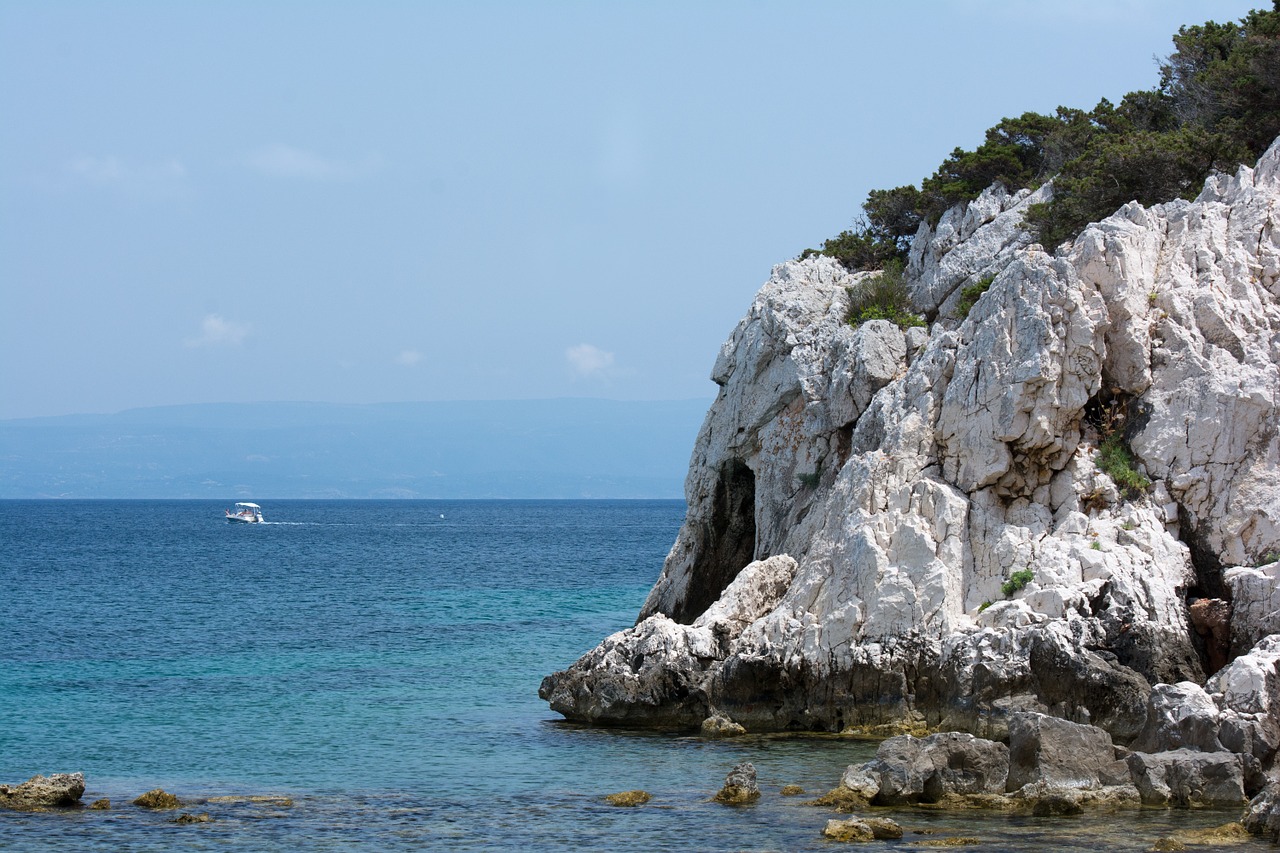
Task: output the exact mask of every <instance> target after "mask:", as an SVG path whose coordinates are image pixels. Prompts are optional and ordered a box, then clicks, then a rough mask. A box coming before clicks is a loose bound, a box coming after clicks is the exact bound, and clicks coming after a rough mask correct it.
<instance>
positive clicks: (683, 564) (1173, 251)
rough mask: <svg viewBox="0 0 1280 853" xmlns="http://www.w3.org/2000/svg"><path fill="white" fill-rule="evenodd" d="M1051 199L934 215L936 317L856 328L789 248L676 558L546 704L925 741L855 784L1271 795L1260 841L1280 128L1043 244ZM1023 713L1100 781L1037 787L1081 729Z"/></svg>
mask: <svg viewBox="0 0 1280 853" xmlns="http://www.w3.org/2000/svg"><path fill="white" fill-rule="evenodd" d="M1051 191H1052V190H1051V188H1050V187H1044V188H1042V189H1041V190H1038V191H1037V192H1036V193H1034V194H1033V193H1029V192H1027V191H1022V192H1020V193H1018V194H1014V195H1009V194H1008V193H1005V192H1004V191H1003V190H1002V189H1000V188H999V187H993V188H992V189H990V190H988V191H987V192H985V193H984V194H983V195H982V196H981V197H979V198H978V199H977V200H975V201H974V202H972V203H970V204H968V205H967V206H963V207H958V208H955V209H953V210H951V211H950V212H948V213H947V214H945V215H944V216H943V217H942V219H941V221H940V222H938V223H937V224H936V226H930V225H929V224H927V223H926V224H925V225H922V226H921V230H920V232H919V234H917V236H916V238H915V241H914V243H913V245H912V249H911V254H910V262H909V264H908V267H907V270H906V281H907V284H908V287H909V288H910V293H911V298H912V301H913V303H914V306H915V308H916V309H917V310H918V311H920V312H921V313H922V314H923V315H924V317H925V318H926V319H927V320H928V322H929V326H928V328H909V329H906V330H903V329H900V328H898V327H897V326H895V325H893V324H891V323H889V322H886V321H872V322H868V323H864V324H862V325H860V326H858V327H857V328H854V327H852V326H850V325H849V324H848V323H846V322H845V315H846V312H847V306H848V300H849V293H848V291H849V289H850V288H854V289H856V288H857V287H859V286H860V285H861V284H862V282H864V281H865V280H866V279H867V278H868V277H869V276H870V275H872V274H868V273H854V274H851V273H849V272H847V271H845V270H844V268H843V267H841V266H840V265H839V264H838V263H836V262H834V261H832V260H830V259H827V258H822V257H814V258H809V259H807V260H804V261H795V262H788V263H784V264H781V265H779V266H778V267H776V268H775V269H774V271H773V275H772V277H771V278H770V280H769V282H768V283H766V284H765V286H764V287H763V288H762V289H761V291H760V293H759V294H758V296H757V297H756V299H755V301H754V303H753V304H752V306H751V308H750V310H749V312H748V314H747V316H746V317H745V318H744V319H743V320H742V321H741V322H740V323H739V325H738V327H737V328H736V329H735V330H734V332H733V334H732V335H731V336H730V338H729V340H728V341H727V342H726V343H725V345H724V346H723V348H722V349H721V352H720V355H719V358H718V359H717V361H716V365H715V368H714V370H713V373H712V378H713V379H714V380H715V381H716V382H717V384H719V385H720V393H719V395H718V397H717V399H716V401H715V403H714V404H713V405H712V407H711V409H710V411H709V412H708V415H707V418H706V421H705V423H704V425H703V428H702V430H701V432H700V434H699V437H698V440H697V443H696V446H695V448H694V452H693V455H692V460H691V463H690V470H689V475H688V479H687V481H686V489H685V491H686V500H687V503H688V513H687V516H686V520H685V523H684V525H683V527H682V528H681V530H680V533H679V535H678V537H677V540H676V542H675V544H674V546H673V547H672V549H671V553H670V554H669V556H668V558H667V561H666V564H665V566H664V569H663V572H662V575H661V577H660V578H659V580H658V581H657V583H656V585H655V586H654V588H653V590H652V591H651V593H650V595H649V597H648V600H647V601H646V603H645V605H644V607H643V609H642V611H641V613H640V615H639V618H638V620H637V624H636V625H635V626H634V627H632V628H630V629H627V630H625V631H621V632H618V633H617V634H614V635H612V636H610V637H608V638H606V639H605V640H604V641H603V642H601V644H600V645H599V646H598V647H597V648H595V649H593V650H592V651H590V652H588V653H587V654H586V655H584V656H583V657H582V658H581V659H580V660H579V661H577V662H576V663H574V664H573V665H572V666H571V667H569V668H568V669H567V670H565V671H563V672H557V673H554V674H552V675H550V676H548V677H547V678H546V679H544V681H543V684H542V686H541V688H540V690H539V695H541V696H542V697H543V698H544V699H546V700H547V701H548V702H549V703H550V705H551V707H552V708H553V709H554V710H556V711H558V712H560V713H561V714H563V715H564V716H566V717H568V718H570V719H573V720H579V721H585V722H591V723H595V724H602V725H627V726H654V727H680V728H688V729H695V728H698V727H701V726H703V725H704V721H707V722H706V725H707V727H708V731H711V732H721V733H728V734H732V732H734V731H737V730H738V729H741V730H745V731H751V732H767V731H828V732H839V731H843V730H847V729H850V728H859V727H889V728H893V727H898V728H899V729H901V730H906V731H914V732H917V733H919V732H925V731H929V732H936V733H937V734H933V735H930V738H937V739H938V740H936V741H931V740H930V738H925V739H924V740H919V739H915V738H909V739H907V740H902V739H898V738H894V739H891V740H888V741H885V744H884V746H883V748H884V749H887V750H894V751H897V752H895V753H894V754H895V755H897V757H896V758H893V760H892V761H890V756H886V757H885V758H884V760H885V761H886V762H889V765H886V766H893V767H897V768H898V769H897V770H892V771H890V770H888V769H881V770H878V771H875V773H874V774H873V773H872V771H871V770H869V769H866V768H863V769H862V770H860V771H859V772H860V773H864V774H867V775H866V778H867V779H872V778H874V779H875V780H876V782H877V785H878V786H879V787H877V788H876V791H875V793H874V794H873V795H872V796H871V797H869V798H868V799H869V800H871V801H874V800H876V798H880V799H882V800H883V799H886V798H888V799H893V798H897V797H907V798H908V799H910V797H913V796H933V794H932V793H927V794H926V793H924V792H925V787H922V788H921V789H920V791H919V792H916V793H911V794H906V793H903V791H906V790H908V788H910V789H911V790H913V791H914V788H911V787H910V786H908V788H902V787H900V786H899V784H898V782H897V781H894V780H898V779H899V777H900V776H901V777H903V778H906V777H910V778H915V777H914V776H912V773H914V772H915V771H911V772H908V771H907V770H904V769H902V768H904V767H923V768H928V767H935V765H936V768H943V769H936V768H935V771H933V772H932V773H933V775H929V774H928V773H925V778H928V779H934V780H935V781H933V782H928V784H927V786H926V783H925V782H924V781H921V782H920V785H922V786H926V787H927V789H928V791H929V792H934V791H935V790H936V789H938V786H939V785H940V786H941V788H942V789H946V788H947V785H948V784H949V783H947V782H945V781H943V780H946V779H950V778H951V776H950V775H948V774H949V772H950V771H948V770H946V769H945V768H952V766H953V764H954V762H955V761H960V762H961V764H962V765H963V766H965V767H967V766H968V765H967V763H966V762H967V761H969V758H968V757H966V758H963V759H959V758H955V757H954V756H952V753H951V752H950V751H949V750H951V749H952V748H955V749H960V746H959V745H960V744H961V743H964V744H965V747H964V749H963V750H961V752H960V753H957V754H962V755H965V756H970V752H969V751H966V750H976V749H979V748H981V749H982V750H985V751H986V752H984V753H983V754H987V753H991V752H994V753H999V752H1000V749H1004V750H1005V751H1006V752H1007V753H1008V754H1009V756H1010V761H1011V762H1012V763H1010V765H1009V767H1010V769H1009V771H1008V772H1007V773H1005V775H1004V776H1003V777H1001V776H1000V774H999V772H998V771H992V775H991V776H990V779H989V781H988V782H987V783H984V785H985V786H986V787H990V788H991V789H992V790H989V791H987V790H985V789H984V791H983V795H984V796H985V795H991V796H1000V797H1007V796H1010V795H1013V794H1015V793H1016V792H1018V791H1022V790H1023V789H1025V788H1026V787H1027V786H1028V785H1032V786H1039V787H1037V788H1036V790H1040V789H1041V788H1044V789H1045V790H1052V791H1057V790H1059V789H1063V790H1066V791H1068V792H1077V793H1079V794H1080V799H1081V801H1089V802H1092V801H1094V800H1096V799H1098V798H1097V797H1096V796H1094V795H1093V794H1088V795H1087V796H1086V794H1087V792H1096V791H1103V790H1106V789H1108V788H1116V787H1118V788H1123V789H1125V792H1124V793H1123V794H1117V795H1116V796H1118V797H1120V798H1121V799H1122V800H1127V799H1132V800H1134V802H1136V803H1143V804H1162V805H1175V806H1188V807H1195V806H1200V805H1210V804H1215V805H1220V806H1221V805H1228V804H1234V805H1241V804H1243V803H1244V802H1245V801H1246V800H1247V799H1248V798H1255V799H1254V801H1253V804H1252V805H1250V807H1249V814H1251V815H1253V814H1255V813H1258V814H1265V815H1266V817H1257V818H1251V819H1250V821H1251V823H1250V826H1251V828H1254V829H1255V830H1258V829H1259V828H1265V829H1266V831H1267V832H1268V833H1269V834H1272V835H1273V836H1274V834H1275V833H1274V831H1273V830H1272V829H1271V827H1273V826H1280V819H1278V818H1276V817H1274V814H1275V811H1276V809H1275V806H1274V805H1271V803H1272V802H1273V800H1274V799H1275V793H1274V791H1275V784H1276V783H1275V780H1276V779H1277V778H1280V773H1278V772H1277V769H1276V766H1275V765H1276V752H1277V747H1278V746H1280V720H1278V719H1277V712H1278V709H1277V703H1278V702H1280V586H1278V585H1277V577H1278V575H1277V572H1278V571H1280V561H1278V558H1280V409H1278V406H1280V344H1277V341H1280V228H1277V227H1276V226H1277V218H1278V217H1277V210H1280V143H1277V144H1276V145H1273V146H1272V147H1271V149H1270V150H1269V151H1268V152H1267V153H1266V154H1265V155H1264V156H1263V157H1262V158H1261V160H1260V161H1259V162H1258V164H1257V166H1256V168H1252V169H1251V168H1247V167H1242V168H1241V169H1240V171H1239V172H1238V173H1237V174H1236V175H1234V176H1226V175H1218V176H1214V177H1212V178H1210V179H1209V181H1208V182H1207V183H1206V185H1205V187H1204V190H1203V192H1201V194H1200V196H1199V197H1198V198H1197V199H1196V200H1195V201H1190V202H1189V201H1174V202H1170V203H1167V204H1162V205H1156V206H1153V207H1150V208H1144V207H1142V206H1140V205H1138V204H1136V203H1133V204H1129V205H1126V206H1125V207H1124V208H1122V209H1121V210H1119V211H1118V212H1117V213H1116V214H1115V215H1114V216H1112V217H1110V218H1108V219H1106V220H1104V221H1102V222H1099V223H1096V224H1094V225H1091V226H1089V227H1088V228H1087V229H1086V230H1085V231H1084V233H1083V234H1081V235H1080V236H1079V237H1078V238H1077V239H1076V240H1075V241H1074V242H1072V243H1070V244H1064V245H1063V246H1061V247H1058V248H1057V249H1056V251H1052V252H1050V251H1047V250H1046V248H1045V247H1041V246H1039V245H1034V244H1032V243H1031V242H1030V239H1031V238H1030V237H1029V235H1028V234H1027V232H1026V231H1024V230H1023V229H1021V228H1020V227H1019V224H1020V222H1021V218H1022V215H1023V213H1024V212H1025V209H1026V207H1027V205H1028V204H1031V203H1033V202H1035V201H1037V200H1040V199H1041V198H1042V197H1043V196H1044V194H1045V193H1050V192H1051ZM975 287H978V288H981V287H985V292H983V293H982V294H981V296H980V297H979V298H977V299H976V302H973V304H972V306H971V307H969V306H968V305H967V304H965V302H964V300H962V296H963V293H962V292H963V291H966V290H968V291H969V292H970V293H972V292H973V288H975ZM1104 450H1105V451H1106V453H1107V454H1110V458H1104V457H1105V454H1104ZM1114 459H1119V460H1121V462H1120V463H1119V464H1121V465H1122V466H1130V467H1128V468H1126V469H1125V470H1123V471H1122V470H1118V469H1117V468H1116V467H1115V466H1116V464H1117V463H1116V462H1115V461H1114ZM1029 721H1036V722H1035V723H1034V725H1033V724H1032V723H1031V722H1029ZM1050 721H1052V722H1050ZM1028 726H1030V727H1032V728H1035V729H1036V730H1037V731H1039V732H1047V731H1051V732H1053V733H1054V735H1053V736H1054V737H1055V738H1056V737H1067V734H1066V733H1067V732H1071V733H1073V734H1071V735H1070V737H1071V738H1075V739H1076V740H1074V741H1072V742H1073V743H1077V741H1078V743H1077V746H1076V747H1073V748H1072V750H1073V755H1074V754H1076V753H1087V754H1088V755H1089V756H1091V757H1090V758H1089V759H1088V760H1089V762H1091V763H1090V764H1089V765H1088V766H1089V767H1092V768H1094V769H1093V770H1090V771H1089V772H1087V773H1085V772H1084V771H1083V770H1082V768H1079V767H1077V768H1075V770H1073V771H1072V772H1076V771H1080V772H1081V773H1082V774H1083V775H1079V776H1071V774H1070V773H1068V774H1067V777H1069V778H1070V779H1073V780H1075V781H1073V782H1072V783H1071V784H1069V785H1066V786H1065V788H1064V787H1063V785H1061V784H1058V783H1051V780H1052V779H1055V778H1058V777H1060V776H1062V774H1061V773H1060V772H1059V771H1058V770H1055V769H1054V768H1055V766H1056V765H1055V762H1057V761H1058V760H1059V756H1058V751H1059V750H1061V749H1065V748H1067V747H1066V746H1064V745H1057V746H1051V747H1044V746H1043V745H1042V746H1038V747H1034V748H1033V747H1031V746H1028V744H1029V743H1033V742H1034V738H1033V739H1032V740H1031V741H1028V740H1027V739H1026V738H1027V737H1028V736H1027V735H1026V733H1025V732H1024V729H1025V728H1027V727H1028ZM1058 726H1070V727H1072V728H1070V729H1061V730H1059V729H1058V728H1055V727H1058ZM1037 736H1038V737H1041V736H1043V735H1037ZM1104 738H1105V740H1104ZM1055 742H1056V741H1055ZM943 744H949V745H950V746H943ZM977 744H992V746H982V747H979V746H977ZM1084 744H1090V746H1088V748H1087V749H1086V748H1085V747H1084ZM997 747H999V748H1000V749H997ZM1028 750H1030V753H1028ZM898 752H900V753H901V755H898ZM1031 753H1034V754H1035V755H1037V756H1039V757H1038V758H1037V760H1036V761H1034V762H1031V763H1028V761H1027V760H1026V758H1025V756H1026V755H1027V754H1031ZM974 755H976V753H975V754H974ZM1104 759H1105V761H1104ZM880 760H881V759H880V758H878V759H877V761H880ZM974 760H976V758H975V759H974ZM895 762H896V763H895ZM1027 768H1030V769H1027ZM851 772H852V771H851ZM920 772H922V773H923V772H924V771H923V770H921V771H920ZM904 774H905V776H904ZM855 776H856V774H855ZM846 777H847V779H848V778H850V777H848V774H846ZM856 778H857V779H862V778H863V776H856ZM956 778H957V779H968V778H969V777H967V776H964V774H961V775H960V776H958V777H956ZM984 778H985V777H984ZM997 778H999V781H998V782H997V781H994V780H996V779H997ZM971 781H972V780H970V782H971ZM1014 782H1017V784H1016V785H1014ZM890 783H892V784H890ZM860 784H861V783H860ZM902 784H906V783H905V782H903V783H902ZM911 784H912V785H914V784H915V783H914V782H913V783H911ZM965 784H969V782H966V783H965ZM975 784H976V783H975ZM1045 786H1048V787H1047V788H1046V787H1045ZM848 787H850V788H851V789H852V790H862V791H864V792H866V791H870V790H871V789H870V787H868V785H867V784H861V787H860V788H859V786H848ZM961 787H963V785H962V786H961ZM995 789H1000V790H995ZM885 792H888V793H885ZM956 793H963V794H965V795H966V796H973V795H974V794H975V793H976V792H965V791H959V792H956ZM1055 796H1057V795H1056V794H1055ZM1063 796H1064V797H1065V800H1067V801H1074V800H1075V797H1076V795H1075V794H1072V793H1068V794H1064V795H1063ZM1024 798H1025V797H1024ZM1268 798H1270V799H1268ZM1104 799H1106V798H1104Z"/></svg>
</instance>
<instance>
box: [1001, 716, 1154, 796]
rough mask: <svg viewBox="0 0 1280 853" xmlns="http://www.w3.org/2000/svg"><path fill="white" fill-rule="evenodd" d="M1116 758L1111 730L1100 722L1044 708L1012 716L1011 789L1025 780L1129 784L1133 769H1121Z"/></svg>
mask: <svg viewBox="0 0 1280 853" xmlns="http://www.w3.org/2000/svg"><path fill="white" fill-rule="evenodd" d="M1115 764H1116V757H1115V748H1114V746H1113V745H1112V743H1111V736H1110V735H1109V734H1107V733H1106V732H1104V731H1103V730H1102V729H1100V728H1097V727H1096V726H1082V725H1079V724H1077V723H1071V722H1068V721H1066V720H1060V719H1058V718H1057V717H1048V716H1045V715H1044V714H1032V713H1021V714H1014V715H1013V716H1012V717H1011V718H1010V721H1009V778H1008V781H1007V788H1008V790H1010V791H1016V790H1018V789H1019V788H1021V787H1022V786H1024V785H1043V786H1047V787H1051V788H1098V787H1101V786H1103V785H1114V784H1128V782H1129V773H1128V771H1127V769H1125V770H1123V771H1121V770H1120V769H1119V768H1117V767H1115V766H1114V765H1115Z"/></svg>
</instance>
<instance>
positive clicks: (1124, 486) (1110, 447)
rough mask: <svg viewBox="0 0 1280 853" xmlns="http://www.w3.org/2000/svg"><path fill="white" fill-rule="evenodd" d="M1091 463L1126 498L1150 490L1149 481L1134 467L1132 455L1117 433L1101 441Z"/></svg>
mask: <svg viewBox="0 0 1280 853" xmlns="http://www.w3.org/2000/svg"><path fill="white" fill-rule="evenodd" d="M1093 462H1094V464H1095V465H1097V466H1098V468H1099V469H1100V470H1101V471H1103V472H1104V473H1105V474H1106V475H1107V476H1108V477H1110V478H1111V479H1112V480H1113V481H1114V482H1115V484H1116V485H1117V486H1119V487H1120V490H1121V491H1122V492H1124V495H1125V497H1127V498H1131V499H1132V498H1136V497H1138V496H1139V495H1143V494H1145V493H1146V491H1147V489H1149V488H1151V481H1150V480H1149V479H1147V478H1146V477H1145V476H1143V475H1142V474H1141V473H1140V472H1139V471H1138V469H1137V468H1136V467H1135V464H1136V463H1135V461H1134V458H1133V453H1132V452H1130V450H1129V448H1128V447H1126V446H1125V443H1124V439H1123V438H1122V437H1121V436H1120V433H1119V431H1117V432H1113V433H1111V434H1110V435H1108V436H1107V437H1106V438H1105V439H1104V440H1103V442H1102V446H1101V447H1099V448H1098V453H1097V455H1096V456H1094V457H1093Z"/></svg>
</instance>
